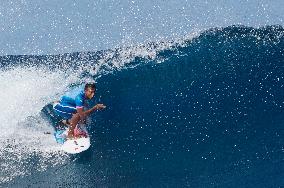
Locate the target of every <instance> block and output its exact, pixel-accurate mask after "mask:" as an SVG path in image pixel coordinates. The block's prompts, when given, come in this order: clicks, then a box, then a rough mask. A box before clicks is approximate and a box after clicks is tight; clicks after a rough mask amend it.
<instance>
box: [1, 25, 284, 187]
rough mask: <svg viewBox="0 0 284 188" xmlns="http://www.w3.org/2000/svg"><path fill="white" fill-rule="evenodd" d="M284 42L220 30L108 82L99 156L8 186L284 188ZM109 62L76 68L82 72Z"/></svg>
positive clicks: (95, 142) (242, 30)
mask: <svg viewBox="0 0 284 188" xmlns="http://www.w3.org/2000/svg"><path fill="white" fill-rule="evenodd" d="M283 33H284V30H283V28H282V27H280V26H271V27H266V28H260V29H254V28H248V27H242V26H232V27H227V28H223V29H212V30H208V31H206V32H204V33H202V34H201V35H200V36H199V37H197V38H195V39H193V40H192V41H185V44H184V45H183V46H178V45H177V46H176V47H174V48H171V49H167V50H163V51H160V52H159V54H158V56H157V59H154V60H146V59H143V58H138V57H137V58H136V59H135V60H133V62H132V64H135V65H137V66H136V67H135V68H126V69H123V70H120V71H114V72H113V73H111V74H103V75H101V77H99V78H97V88H98V91H97V96H98V99H97V100H98V102H103V103H104V104H106V105H107V109H106V110H105V111H101V112H98V113H96V114H94V115H93V116H92V123H91V128H90V132H91V134H92V146H91V149H89V150H88V151H86V152H84V153H81V154H78V155H74V156H72V157H71V160H70V161H69V162H68V164H67V165H64V166H60V167H50V168H49V169H48V170H47V171H44V172H36V171H35V172H34V173H32V175H29V176H27V177H24V178H17V179H15V180H14V181H12V182H9V183H8V184H5V186H11V187H13V186H14V187H16V186H39V187H44V186H51V187H54V186H62V187H65V186H77V187H81V186H82V187H85V186H86V187H280V186H284V178H283V177H284V137H283V136H284V129H283V125H284V115H283V106H284V100H283V97H284V90H283V87H284V67H283V66H284V36H283ZM157 45H158V44H157ZM103 53H104V52H98V53H88V56H84V58H85V59H83V60H82V58H81V57H80V55H78V54H80V53H76V54H73V60H74V61H78V60H82V61H83V63H82V64H78V65H76V66H79V67H80V66H82V67H83V66H84V62H85V63H86V64H89V62H93V60H97V59H100V58H102V56H101V55H102V54H103ZM11 58H12V57H8V59H11ZM14 58H16V59H17V58H19V57H14ZM25 58H27V57H24V60H23V62H22V63H25V62H26V60H25ZM33 58H35V59H37V60H38V62H42V59H46V58H47V57H44V56H41V57H38V56H34V57H33ZM61 58H62V57H61ZM63 58H64V57H63ZM69 59H70V57H69ZM71 59H72V58H71ZM158 59H164V62H163V63H156V62H157V61H158ZM73 60H72V61H73ZM9 61H10V60H8V61H7V62H6V63H3V62H4V61H3V60H1V63H2V66H7V65H6V64H9ZM110 61H111V60H110ZM56 62H57V64H58V65H60V66H62V65H61V64H60V63H62V62H63V61H62V59H60V58H57V60H56ZM64 63H66V61H64ZM4 64H5V65H4ZM49 66H50V65H49ZM53 66H54V64H53ZM60 66H59V67H60ZM73 68H74V70H76V68H75V67H73ZM87 74H88V73H84V74H82V77H84V76H86V75H87Z"/></svg>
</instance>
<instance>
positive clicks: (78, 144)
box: [61, 137, 91, 154]
mask: <svg viewBox="0 0 284 188" xmlns="http://www.w3.org/2000/svg"><path fill="white" fill-rule="evenodd" d="M90 146H91V143H90V137H82V138H75V139H71V140H69V139H67V140H66V141H65V142H64V143H63V145H62V146H61V148H62V150H63V151H65V152H66V153H71V154H76V153H80V152H82V151H85V150H87V149H89V147H90Z"/></svg>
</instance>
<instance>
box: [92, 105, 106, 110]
mask: <svg viewBox="0 0 284 188" xmlns="http://www.w3.org/2000/svg"><path fill="white" fill-rule="evenodd" d="M94 108H95V109H97V110H101V109H104V108H106V106H105V105H104V104H97V105H96V106H94Z"/></svg>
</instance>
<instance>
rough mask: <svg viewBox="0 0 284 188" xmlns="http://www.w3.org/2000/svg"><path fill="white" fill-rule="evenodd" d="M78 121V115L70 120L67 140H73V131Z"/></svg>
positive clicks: (74, 115)
mask: <svg viewBox="0 0 284 188" xmlns="http://www.w3.org/2000/svg"><path fill="white" fill-rule="evenodd" d="M79 121H80V115H79V114H78V113H76V114H73V116H72V118H71V119H70V124H69V131H68V138H74V129H75V127H76V125H77V124H78V122H79Z"/></svg>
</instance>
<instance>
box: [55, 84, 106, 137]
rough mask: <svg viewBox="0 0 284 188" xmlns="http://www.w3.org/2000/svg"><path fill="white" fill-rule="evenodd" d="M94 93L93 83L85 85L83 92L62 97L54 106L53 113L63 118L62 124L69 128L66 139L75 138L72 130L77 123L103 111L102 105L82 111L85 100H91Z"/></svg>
mask: <svg viewBox="0 0 284 188" xmlns="http://www.w3.org/2000/svg"><path fill="white" fill-rule="evenodd" d="M95 92H96V86H95V84H94V83H87V84H86V85H85V87H84V90H83V89H82V90H80V91H79V92H78V93H76V94H75V95H74V94H73V96H68V95H64V96H63V97H61V100H60V101H59V102H58V103H57V104H56V105H54V107H53V108H54V112H55V113H56V114H57V115H59V116H60V117H61V118H63V122H64V123H65V124H66V125H68V126H69V131H68V136H67V137H68V138H69V139H72V138H74V137H76V135H75V134H74V130H75V128H76V125H77V124H78V123H79V121H82V122H84V121H85V119H86V117H87V116H89V115H90V114H91V113H92V112H94V111H96V110H101V109H104V108H105V107H106V106H105V105H104V104H97V105H95V106H94V107H92V108H90V109H88V110H84V105H85V101H86V100H90V99H93V97H94V95H95Z"/></svg>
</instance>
